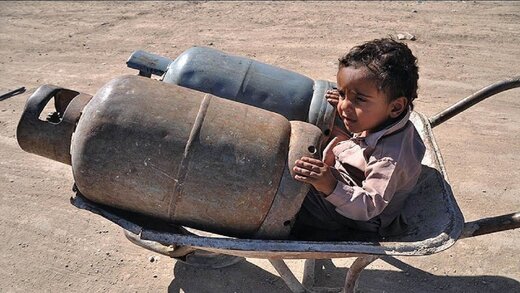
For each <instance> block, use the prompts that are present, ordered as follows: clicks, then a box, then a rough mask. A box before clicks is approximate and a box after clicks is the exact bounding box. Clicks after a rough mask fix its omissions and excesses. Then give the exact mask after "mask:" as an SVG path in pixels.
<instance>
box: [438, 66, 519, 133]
mask: <svg viewBox="0 0 520 293" xmlns="http://www.w3.org/2000/svg"><path fill="white" fill-rule="evenodd" d="M516 87H520V76H518V77H513V78H511V79H507V80H503V81H500V82H497V83H494V84H492V85H489V86H487V87H485V88H483V89H481V90H480V91H478V92H476V93H474V94H472V95H471V96H468V97H466V98H464V99H462V100H460V101H458V102H457V103H455V104H454V105H452V106H451V107H449V108H447V109H445V110H444V111H441V112H439V113H437V114H435V115H433V117H431V118H430V119H429V120H430V125H431V127H432V128H434V127H435V126H437V125H439V124H441V123H443V122H445V121H446V120H448V119H450V118H451V117H453V116H455V115H457V114H459V113H461V112H462V111H464V110H466V109H468V108H469V107H471V106H474V105H476V104H477V103H479V102H481V101H483V100H485V99H487V98H489V97H491V96H493V95H496V94H498V93H500V92H503V91H506V90H509V89H512V88H516Z"/></svg>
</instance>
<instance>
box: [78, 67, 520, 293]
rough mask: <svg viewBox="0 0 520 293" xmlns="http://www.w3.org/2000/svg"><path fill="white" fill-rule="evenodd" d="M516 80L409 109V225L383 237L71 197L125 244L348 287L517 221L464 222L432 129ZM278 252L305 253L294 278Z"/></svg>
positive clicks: (290, 281)
mask: <svg viewBox="0 0 520 293" xmlns="http://www.w3.org/2000/svg"><path fill="white" fill-rule="evenodd" d="M519 86H520V78H519V77H515V78H512V79H509V80H505V81H502V82H498V83H495V84H492V85H490V86H488V87H486V88H483V89H482V90H480V91H478V92H476V93H474V94H473V95H471V96H468V97H467V98H465V99H462V100H461V101H459V102H458V103H456V104H454V105H453V106H451V107H449V108H447V109H446V110H444V111H441V112H440V113H438V114H436V115H434V116H433V117H430V118H428V117H426V116H425V115H423V114H421V113H418V112H413V113H412V115H411V118H410V119H411V121H412V122H413V123H414V125H415V127H416V129H417V131H418V132H419V133H420V135H421V137H422V139H423V141H424V144H425V146H426V154H425V156H424V159H423V161H422V173H421V176H420V179H419V183H418V184H417V187H416V188H415V190H414V191H413V192H412V194H411V195H410V197H409V199H408V200H407V203H406V206H405V209H404V213H405V214H406V217H407V219H409V227H410V229H409V230H408V232H407V233H406V234H404V235H400V236H396V237H388V238H374V237H368V238H367V239H361V240H359V239H356V240H348V239H346V240H345V241H335V242H330V241H328V242H327V241H323V242H321V241H300V240H260V239H243V238H233V237H226V236H222V235H217V234H212V233H208V232H205V231H199V230H195V229H191V228H187V227H183V226H175V225H172V224H171V223H162V222H160V221H157V220H155V219H154V220H153V221H152V220H151V219H150V218H147V217H146V216H142V215H137V214H133V213H130V212H127V211H123V210H118V209H114V208H111V207H107V206H102V205H99V204H96V203H94V202H91V201H89V200H88V199H86V198H85V197H83V196H82V195H81V194H80V193H79V192H77V193H76V195H75V196H74V197H72V198H71V203H72V204H73V205H74V206H76V207H78V208H80V209H85V210H88V211H90V212H93V213H95V214H98V215H100V216H102V217H104V218H106V219H108V220H109V221H112V222H113V223H115V224H117V225H119V226H121V227H122V228H123V229H124V230H125V235H126V236H127V238H128V239H129V240H130V241H132V242H133V243H135V244H137V245H139V246H141V247H144V248H146V249H149V250H152V251H155V252H157V253H161V254H164V255H167V256H170V257H173V258H176V259H178V260H180V261H184V262H186V263H188V264H193V265H204V266H209V267H214V268H218V267H223V266H227V265H231V264H233V263H236V262H237V261H240V260H241V259H243V258H244V257H249V258H262V259H268V260H269V261H270V263H271V264H272V265H273V267H274V268H275V269H276V271H277V272H278V273H279V274H280V277H281V278H282V279H283V280H284V282H285V283H286V285H287V286H288V287H289V289H290V290H291V291H293V292H340V291H342V292H354V291H355V290H356V287H357V283H358V282H357V281H358V278H359V276H360V274H361V272H362V271H363V269H364V268H365V267H367V266H368V265H369V264H370V263H372V262H374V261H375V260H377V259H378V258H381V257H383V256H424V255H431V254H435V253H438V252H441V251H443V250H446V249H448V248H450V247H451V246H452V245H453V244H454V243H455V242H456V241H457V240H459V239H463V238H469V237H474V236H478V235H483V234H489V233H494V232H498V231H504V230H509V229H516V228H518V227H520V212H516V213H511V214H507V215H501V216H497V217H492V218H484V219H480V220H477V221H473V222H466V223H465V222H464V218H463V215H462V213H461V211H460V209H459V207H458V205H457V202H456V200H455V198H454V196H453V192H452V190H451V187H450V183H449V180H448V176H447V173H446V170H445V166H444V163H443V160H442V156H441V153H440V150H439V148H438V146H437V144H436V141H435V138H434V135H433V132H432V128H434V127H436V126H438V125H440V124H442V123H443V122H445V121H447V120H448V119H450V118H451V117H453V116H455V115H457V114H458V113H461V112H462V111H464V110H466V109H468V108H469V107H471V106H473V105H475V104H477V103H478V102H480V101H482V100H484V99H486V98H488V97H491V96H493V95H495V94H497V93H500V92H502V91H505V90H508V89H512V88H515V87H519ZM348 257H353V258H356V259H355V260H354V261H353V263H352V265H351V266H350V268H348V271H347V274H346V279H345V283H344V287H343V288H322V287H314V286H313V278H314V268H315V260H316V259H329V258H348ZM284 259H305V266H304V273H303V281H302V282H300V281H298V279H297V278H296V277H295V275H294V274H293V272H291V270H290V269H289V267H288V266H287V265H286V263H285V262H284Z"/></svg>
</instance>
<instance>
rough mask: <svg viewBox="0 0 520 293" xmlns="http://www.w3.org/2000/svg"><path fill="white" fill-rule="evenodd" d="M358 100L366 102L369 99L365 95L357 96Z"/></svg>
mask: <svg viewBox="0 0 520 293" xmlns="http://www.w3.org/2000/svg"><path fill="white" fill-rule="evenodd" d="M356 100H357V101H359V102H365V101H366V100H367V99H366V98H365V97H363V96H359V95H358V96H356Z"/></svg>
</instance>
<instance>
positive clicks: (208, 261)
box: [124, 230, 244, 269]
mask: <svg viewBox="0 0 520 293" xmlns="http://www.w3.org/2000/svg"><path fill="white" fill-rule="evenodd" d="M124 233H125V236H126V238H127V239H128V240H130V242H132V243H133V244H136V245H138V246H140V247H143V248H146V249H148V250H150V251H153V252H156V253H160V254H162V255H166V256H169V257H171V258H174V259H176V260H178V261H180V262H182V263H184V264H187V265H190V266H195V267H201V268H210V269H220V268H225V267H229V266H232V265H234V264H236V263H238V262H240V261H242V260H244V258H243V257H239V256H233V255H227V254H220V253H214V252H209V251H205V250H200V249H195V248H193V247H190V246H177V245H167V244H162V243H159V242H155V241H150V240H143V239H141V238H140V237H139V235H137V234H135V233H132V232H130V231H128V230H124Z"/></svg>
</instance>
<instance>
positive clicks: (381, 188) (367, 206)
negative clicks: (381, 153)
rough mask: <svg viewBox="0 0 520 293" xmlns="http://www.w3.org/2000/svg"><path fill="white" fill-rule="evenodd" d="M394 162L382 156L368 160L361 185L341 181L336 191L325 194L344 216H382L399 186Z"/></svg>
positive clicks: (364, 219)
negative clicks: (371, 160)
mask: <svg viewBox="0 0 520 293" xmlns="http://www.w3.org/2000/svg"><path fill="white" fill-rule="evenodd" d="M394 171H395V161H393V160H392V159H390V158H382V159H380V160H375V161H373V162H369V164H368V166H367V168H366V171H365V178H366V179H365V180H364V181H363V183H362V186H350V185H348V184H345V183H343V182H341V181H338V184H337V185H336V188H335V189H334V191H333V192H332V193H331V194H330V195H328V196H327V197H325V199H326V200H328V201H329V202H330V203H332V204H333V205H334V206H336V211H337V212H338V213H340V214H342V215H343V216H345V217H347V218H350V219H353V220H358V221H368V220H370V219H372V218H373V217H375V216H377V215H379V214H380V213H381V212H382V211H383V210H384V209H385V207H386V206H387V205H388V204H389V203H390V200H392V197H393V196H394V194H395V192H396V188H397V181H398V178H397V177H398V176H396V174H395V172H394Z"/></svg>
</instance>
